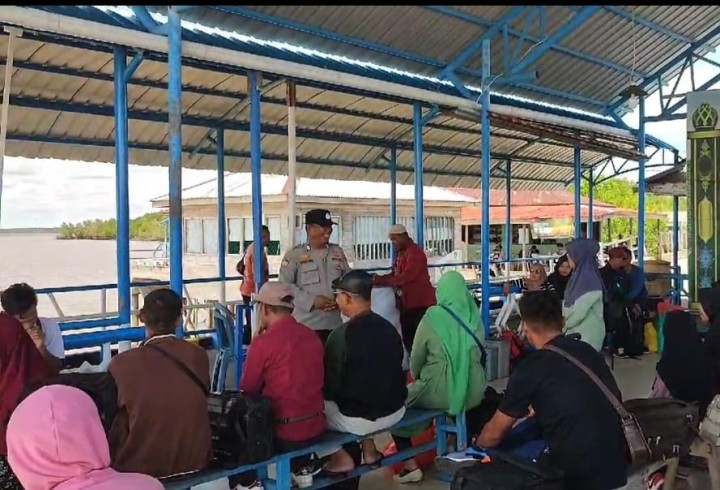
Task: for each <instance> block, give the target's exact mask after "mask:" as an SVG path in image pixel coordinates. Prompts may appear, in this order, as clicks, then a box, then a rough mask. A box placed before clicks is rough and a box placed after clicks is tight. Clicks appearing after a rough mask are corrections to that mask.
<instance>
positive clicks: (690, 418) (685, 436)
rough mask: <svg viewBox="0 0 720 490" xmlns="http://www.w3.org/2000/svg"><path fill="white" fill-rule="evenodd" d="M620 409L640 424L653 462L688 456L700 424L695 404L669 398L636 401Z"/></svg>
mask: <svg viewBox="0 0 720 490" xmlns="http://www.w3.org/2000/svg"><path fill="white" fill-rule="evenodd" d="M624 405H625V408H626V409H627V410H628V411H629V412H630V413H632V414H633V415H634V416H635V418H636V419H637V421H638V423H639V424H640V428H641V429H642V432H643V434H644V436H645V439H646V440H647V442H648V446H650V450H651V451H652V458H653V460H654V461H659V460H661V459H663V458H670V457H677V456H679V455H684V454H688V453H689V452H690V445H691V444H692V442H693V440H694V439H695V436H696V435H697V433H698V426H699V424H700V420H699V409H698V406H697V404H694V403H686V402H683V401H680V400H674V399H672V398H647V399H645V398H638V399H634V400H628V401H626V402H625V403H624Z"/></svg>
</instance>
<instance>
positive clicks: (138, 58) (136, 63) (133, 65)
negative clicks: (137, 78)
mask: <svg viewBox="0 0 720 490" xmlns="http://www.w3.org/2000/svg"><path fill="white" fill-rule="evenodd" d="M144 60H145V53H144V52H143V51H138V52H137V53H135V56H133V59H132V60H131V61H130V64H129V65H127V68H126V70H125V83H128V82H129V81H130V79H131V78H132V77H133V75H134V74H135V72H136V71H137V69H138V68H139V67H140V64H141V63H142V62H143V61H144Z"/></svg>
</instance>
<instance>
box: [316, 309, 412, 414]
mask: <svg viewBox="0 0 720 490" xmlns="http://www.w3.org/2000/svg"><path fill="white" fill-rule="evenodd" d="M341 329H344V340H345V346H344V355H343V360H342V367H341V371H342V375H341V381H340V385H341V386H340V393H338V394H337V397H336V398H337V399H336V400H335V401H336V402H337V404H338V407H339V408H340V412H341V413H342V414H343V415H346V416H348V417H360V418H364V419H367V420H376V419H379V418H382V417H386V416H388V415H392V414H393V413H395V412H397V411H398V410H400V409H401V408H402V407H403V405H405V398H407V385H406V376H405V372H404V371H403V368H402V362H403V356H404V351H403V344H402V340H401V339H400V335H399V334H398V332H397V330H395V327H393V325H392V324H391V323H390V322H389V321H387V320H386V319H385V318H383V317H382V316H380V315H378V314H376V313H373V312H368V313H364V314H362V315H359V316H356V317H355V318H352V319H351V320H350V321H348V322H347V323H346V324H345V325H343V326H342V327H341ZM335 334H342V331H340V332H335V333H334V334H333V335H332V336H331V337H334V336H335ZM334 340H336V339H334ZM326 368H327V366H326Z"/></svg>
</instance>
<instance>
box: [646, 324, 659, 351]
mask: <svg viewBox="0 0 720 490" xmlns="http://www.w3.org/2000/svg"><path fill="white" fill-rule="evenodd" d="M645 347H647V348H648V350H649V351H650V352H652V353H653V354H655V353H657V351H658V334H657V330H655V325H653V324H652V322H647V323H646V324H645Z"/></svg>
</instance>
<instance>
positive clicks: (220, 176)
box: [215, 128, 227, 304]
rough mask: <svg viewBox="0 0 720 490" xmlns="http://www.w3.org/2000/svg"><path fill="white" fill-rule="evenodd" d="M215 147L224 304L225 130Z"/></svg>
mask: <svg viewBox="0 0 720 490" xmlns="http://www.w3.org/2000/svg"><path fill="white" fill-rule="evenodd" d="M215 141H216V143H215V144H216V146H217V219H218V235H217V237H218V277H219V278H220V302H221V303H222V304H225V295H226V282H227V281H226V278H227V271H226V270H225V256H226V255H227V219H225V129H224V128H218V129H217V135H216V137H215Z"/></svg>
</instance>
